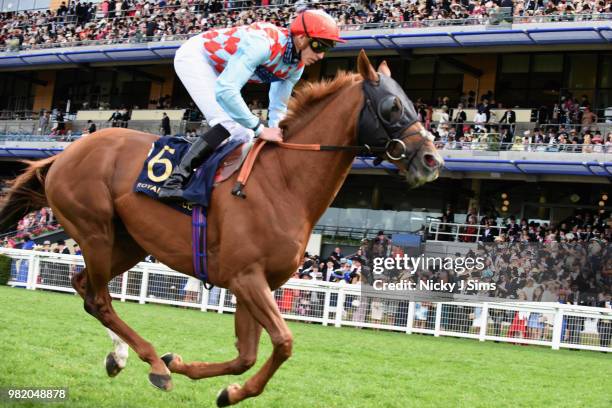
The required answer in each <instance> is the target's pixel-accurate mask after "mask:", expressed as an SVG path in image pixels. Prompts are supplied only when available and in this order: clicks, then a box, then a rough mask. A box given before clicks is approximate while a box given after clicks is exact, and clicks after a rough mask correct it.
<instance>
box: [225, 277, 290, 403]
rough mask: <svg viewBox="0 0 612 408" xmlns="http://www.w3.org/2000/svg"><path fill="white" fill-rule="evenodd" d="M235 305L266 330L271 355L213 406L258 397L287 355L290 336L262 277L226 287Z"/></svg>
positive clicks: (244, 279) (238, 281)
mask: <svg viewBox="0 0 612 408" xmlns="http://www.w3.org/2000/svg"><path fill="white" fill-rule="evenodd" d="M230 289H231V290H232V292H233V293H234V294H235V295H236V298H237V299H238V303H239V304H241V303H242V304H243V305H244V306H246V308H247V309H248V310H249V312H250V313H251V315H252V316H253V318H254V319H255V320H256V321H257V322H258V323H259V324H260V325H262V326H263V327H264V329H266V331H267V332H268V334H269V335H270V339H271V340H272V347H273V350H272V356H270V358H268V360H267V361H266V362H265V364H264V365H263V366H262V367H261V368H260V369H259V371H258V372H257V373H256V374H255V375H254V376H252V377H251V378H249V379H248V380H247V381H246V382H245V383H244V385H243V386H240V385H238V384H234V385H230V386H229V387H227V388H225V389H223V390H222V391H221V392H220V393H219V395H218V397H217V406H220V407H224V406H228V405H233V404H236V403H238V402H240V401H242V400H244V399H246V398H249V397H254V396H257V395H259V394H261V393H262V392H263V390H264V387H265V386H266V384H267V383H268V381H269V380H270V378H272V376H273V375H274V373H275V372H276V370H277V369H278V368H279V367H280V366H281V364H283V363H284V362H285V360H287V359H288V358H289V357H290V356H291V348H292V345H293V336H292V334H291V331H290V330H289V327H287V323H285V320H284V319H283V317H282V316H281V313H280V311H279V310H278V306H277V304H276V302H275V301H274V296H273V294H272V292H271V291H270V288H269V286H268V283H267V282H266V279H265V277H264V276H263V273H262V274H257V273H252V274H249V275H246V276H241V277H240V279H236V280H235V281H234V284H233V285H232V286H231V288H230Z"/></svg>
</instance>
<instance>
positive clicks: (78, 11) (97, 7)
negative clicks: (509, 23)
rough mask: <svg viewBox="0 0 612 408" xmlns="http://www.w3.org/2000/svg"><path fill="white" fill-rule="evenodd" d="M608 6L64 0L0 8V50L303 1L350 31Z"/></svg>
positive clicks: (121, 38) (499, 1)
mask: <svg viewBox="0 0 612 408" xmlns="http://www.w3.org/2000/svg"><path fill="white" fill-rule="evenodd" d="M611 4H612V1H610V0H575V1H566V0H549V1H543V0H450V1H449V0H398V1H371V0H370V1H361V2H360V1H354V0H352V1H313V2H306V1H298V2H294V1H290V0H282V1H281V0H256V1H236V2H224V1H221V0H176V1H174V2H173V1H167V0H148V1H147V0H117V1H112V0H103V1H102V2H100V3H98V4H94V3H92V2H85V1H83V2H81V1H80V0H77V1H69V2H68V3H66V2H63V3H61V6H60V7H59V8H58V9H57V10H25V11H19V12H4V13H0V48H1V47H5V48H6V49H7V50H8V51H16V50H19V49H29V48H37V47H38V48H40V47H45V46H47V47H49V46H56V45H62V44H68V43H76V42H81V41H98V42H101V43H107V44H113V43H124V42H140V41H145V40H146V39H148V40H157V41H159V40H167V41H169V40H177V39H182V38H184V37H186V36H190V35H194V34H197V33H199V32H202V31H206V30H208V29H211V28H216V27H229V26H234V25H242V24H249V23H252V22H255V21H267V22H270V23H272V24H276V25H279V26H286V25H287V24H288V23H289V21H291V19H292V17H293V16H294V15H295V13H296V10H297V9H299V8H301V7H304V6H309V7H318V8H322V9H324V10H326V11H327V12H328V13H329V14H330V15H332V16H333V17H334V18H335V19H336V20H337V21H338V23H339V24H340V25H342V26H344V27H343V28H344V29H347V30H351V29H367V28H376V27H380V26H381V25H383V26H384V25H399V26H401V27H424V26H430V25H432V24H436V25H443V24H489V23H491V24H495V23H498V22H499V17H498V15H499V13H500V8H504V10H509V12H510V14H511V15H513V16H515V17H516V18H519V21H520V17H525V19H526V20H527V19H533V18H534V17H538V16H541V17H542V18H545V17H546V18H547V19H550V18H551V16H552V17H554V19H553V21H555V20H557V21H563V20H566V19H569V18H570V16H572V15H580V16H583V17H582V18H585V19H593V18H598V15H601V14H605V13H609V12H610V7H611ZM458 20H463V21H461V22H459V21H458ZM546 21H549V20H546ZM538 22H541V21H540V20H538Z"/></svg>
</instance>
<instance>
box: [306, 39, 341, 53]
mask: <svg viewBox="0 0 612 408" xmlns="http://www.w3.org/2000/svg"><path fill="white" fill-rule="evenodd" d="M335 45H336V43H335V41H331V40H327V41H324V40H320V39H317V38H311V39H310V48H311V49H312V50H313V51H314V52H315V53H316V54H319V53H321V52H327V51H329V50H331V49H332V48H334V46H335Z"/></svg>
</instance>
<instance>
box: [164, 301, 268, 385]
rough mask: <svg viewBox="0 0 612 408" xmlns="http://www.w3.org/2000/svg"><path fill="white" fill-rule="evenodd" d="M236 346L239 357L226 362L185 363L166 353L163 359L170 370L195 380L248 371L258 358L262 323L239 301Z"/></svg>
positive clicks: (236, 318)
mask: <svg viewBox="0 0 612 408" xmlns="http://www.w3.org/2000/svg"><path fill="white" fill-rule="evenodd" d="M234 324H235V332H236V338H237V340H236V348H237V349H238V357H236V358H235V359H233V360H230V361H226V362H224V363H204V362H197V361H196V362H192V363H184V362H183V361H182V359H181V357H180V356H178V355H176V354H171V353H168V354H165V355H163V356H162V360H164V362H166V365H167V366H168V368H170V371H172V372H173V373H177V374H183V375H186V376H187V377H189V378H191V379H193V380H199V379H202V378H208V377H215V376H218V375H228V374H233V375H238V374H242V373H244V372H245V371H247V370H248V369H249V368H251V367H252V366H253V364H255V361H256V360H257V348H258V347H259V338H260V337H261V325H260V324H259V323H257V321H256V320H255V319H254V318H253V316H252V315H251V313H250V312H249V311H248V309H247V308H246V306H245V305H243V304H242V303H241V302H238V305H237V306H236V314H235V316H234Z"/></svg>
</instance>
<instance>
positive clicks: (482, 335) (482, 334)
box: [478, 303, 489, 341]
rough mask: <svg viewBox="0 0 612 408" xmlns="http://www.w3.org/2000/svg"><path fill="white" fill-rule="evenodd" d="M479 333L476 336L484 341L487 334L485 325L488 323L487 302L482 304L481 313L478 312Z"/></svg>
mask: <svg viewBox="0 0 612 408" xmlns="http://www.w3.org/2000/svg"><path fill="white" fill-rule="evenodd" d="M480 317H481V319H480V320H481V321H480V335H479V336H478V340H480V341H485V338H486V336H487V326H488V324H489V304H488V303H483V304H482V313H481V314H480Z"/></svg>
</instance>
